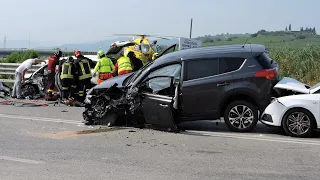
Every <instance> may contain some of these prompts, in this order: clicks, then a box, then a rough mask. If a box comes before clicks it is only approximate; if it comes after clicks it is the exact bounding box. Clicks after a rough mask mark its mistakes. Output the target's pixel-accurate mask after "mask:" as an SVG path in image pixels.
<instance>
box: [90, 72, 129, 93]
mask: <svg viewBox="0 0 320 180" xmlns="http://www.w3.org/2000/svg"><path fill="white" fill-rule="evenodd" d="M131 74H132V73H128V74H124V75H120V76H116V77H113V78H110V79H108V80H105V81H103V82H102V83H101V84H99V85H96V86H95V87H94V88H93V89H107V88H110V87H111V86H113V85H114V84H115V83H117V84H118V85H117V87H119V88H121V87H123V86H122V84H123V81H124V80H125V79H126V78H127V77H129V76H130V75H131Z"/></svg>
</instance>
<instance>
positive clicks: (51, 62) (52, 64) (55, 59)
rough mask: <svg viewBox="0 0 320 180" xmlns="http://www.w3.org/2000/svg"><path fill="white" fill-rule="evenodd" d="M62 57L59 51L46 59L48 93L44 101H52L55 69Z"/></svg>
mask: <svg viewBox="0 0 320 180" xmlns="http://www.w3.org/2000/svg"><path fill="white" fill-rule="evenodd" d="M61 57H62V52H61V51H60V50H58V51H56V52H55V53H54V55H53V56H50V57H49V59H48V92H47V97H46V100H48V101H50V100H54V99H55V98H54V97H53V89H54V87H55V75H56V72H55V69H56V66H57V65H58V64H59V59H60V58H61Z"/></svg>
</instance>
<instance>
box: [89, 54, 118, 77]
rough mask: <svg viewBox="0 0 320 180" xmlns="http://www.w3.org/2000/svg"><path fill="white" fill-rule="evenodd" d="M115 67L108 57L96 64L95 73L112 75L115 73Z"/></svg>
mask: <svg viewBox="0 0 320 180" xmlns="http://www.w3.org/2000/svg"><path fill="white" fill-rule="evenodd" d="M113 69H114V65H113V63H112V61H111V59H109V58H108V57H103V58H101V59H100V60H99V62H98V63H97V64H96V67H95V68H94V71H93V73H96V72H99V73H100V74H101V73H110V72H111V71H113Z"/></svg>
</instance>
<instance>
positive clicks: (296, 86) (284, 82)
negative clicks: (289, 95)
mask: <svg viewBox="0 0 320 180" xmlns="http://www.w3.org/2000/svg"><path fill="white" fill-rule="evenodd" d="M273 88H274V89H285V90H291V91H295V92H299V93H304V94H310V90H309V88H310V86H309V85H307V84H304V83H302V82H300V81H298V80H296V79H293V78H289V77H284V78H282V79H281V80H280V81H279V82H278V83H277V84H276V85H275V86H274V87H273Z"/></svg>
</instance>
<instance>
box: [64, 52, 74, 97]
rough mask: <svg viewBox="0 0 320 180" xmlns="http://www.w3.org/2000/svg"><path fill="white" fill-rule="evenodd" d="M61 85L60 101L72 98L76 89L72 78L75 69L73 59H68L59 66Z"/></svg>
mask: <svg viewBox="0 0 320 180" xmlns="http://www.w3.org/2000/svg"><path fill="white" fill-rule="evenodd" d="M60 68H61V71H60V72H61V74H60V79H61V85H62V99H64V100H67V99H71V98H73V94H74V90H75V88H76V87H77V86H76V83H75V79H74V76H75V74H76V71H75V70H76V68H75V65H74V59H73V58H72V57H69V58H68V59H67V60H66V61H64V62H62V64H61V67H60Z"/></svg>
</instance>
